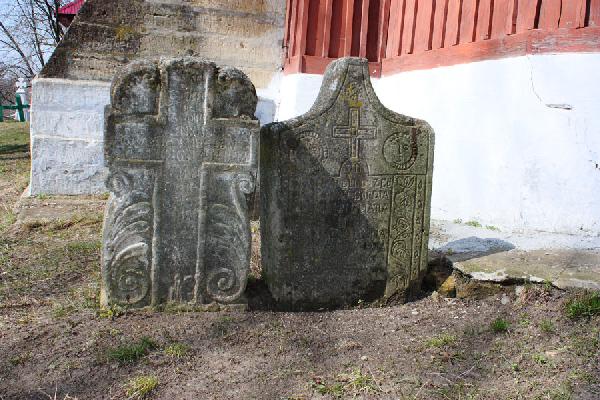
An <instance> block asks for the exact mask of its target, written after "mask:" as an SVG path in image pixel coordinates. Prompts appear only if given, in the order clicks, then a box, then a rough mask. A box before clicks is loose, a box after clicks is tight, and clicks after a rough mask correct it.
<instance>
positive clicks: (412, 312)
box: [410, 310, 419, 315]
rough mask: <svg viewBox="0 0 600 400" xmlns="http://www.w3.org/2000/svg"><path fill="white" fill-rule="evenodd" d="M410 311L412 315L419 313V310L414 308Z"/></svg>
mask: <svg viewBox="0 0 600 400" xmlns="http://www.w3.org/2000/svg"><path fill="white" fill-rule="evenodd" d="M410 313H411V314H412V315H419V312H418V311H417V310H412V311H411V312H410Z"/></svg>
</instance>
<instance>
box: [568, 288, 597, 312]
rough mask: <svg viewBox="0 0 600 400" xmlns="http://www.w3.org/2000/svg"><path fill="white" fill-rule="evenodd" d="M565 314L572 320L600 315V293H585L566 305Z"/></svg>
mask: <svg viewBox="0 0 600 400" xmlns="http://www.w3.org/2000/svg"><path fill="white" fill-rule="evenodd" d="M565 312H566V314H567V316H568V317H569V318H571V319H579V318H584V317H585V318H591V317H593V316H594V315H597V314H600V293H598V292H585V293H583V294H581V295H578V296H576V297H574V298H572V299H570V300H569V301H567V303H566V304H565Z"/></svg>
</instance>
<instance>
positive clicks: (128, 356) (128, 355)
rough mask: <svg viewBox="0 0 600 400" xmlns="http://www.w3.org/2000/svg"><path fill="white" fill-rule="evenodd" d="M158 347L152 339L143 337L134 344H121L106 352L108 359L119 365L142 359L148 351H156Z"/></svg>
mask: <svg viewBox="0 0 600 400" xmlns="http://www.w3.org/2000/svg"><path fill="white" fill-rule="evenodd" d="M157 347H158V345H157V344H156V342H155V341H154V340H152V339H150V338H149V337H147V336H144V337H143V338H141V339H140V340H138V341H137V342H134V343H128V344H123V345H121V346H118V347H116V348H114V349H110V350H109V351H108V358H109V360H112V361H117V362H118V363H119V364H128V363H133V362H135V361H137V360H139V359H140V358H142V357H144V356H145V355H147V354H148V353H150V351H152V350H154V349H156V348H157Z"/></svg>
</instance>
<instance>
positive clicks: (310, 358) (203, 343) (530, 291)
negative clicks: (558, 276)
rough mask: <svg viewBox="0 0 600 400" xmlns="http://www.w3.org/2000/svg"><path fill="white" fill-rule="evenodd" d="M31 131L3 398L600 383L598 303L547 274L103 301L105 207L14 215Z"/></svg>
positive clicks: (4, 252) (507, 395)
mask: <svg viewBox="0 0 600 400" xmlns="http://www.w3.org/2000/svg"><path fill="white" fill-rule="evenodd" d="M26 142H27V130H26V126H20V125H17V124H0V399H49V398H50V399H67V398H71V399H72V398H78V399H124V398H136V397H143V396H146V397H147V398H152V399H332V398H342V399H347V398H358V399H555V400H558V399H563V400H564V399H590V400H591V399H600V385H599V381H600V358H599V356H600V352H599V349H600V347H599V338H600V337H599V335H600V317H599V316H598V315H595V316H591V317H589V318H580V319H571V318H569V317H568V316H567V315H566V313H565V304H566V303H567V302H568V301H569V299H571V298H573V296H575V295H576V294H575V293H573V292H566V291H559V290H557V289H555V288H552V287H551V286H549V285H546V286H544V285H540V286H538V285H525V286H523V287H521V288H520V289H519V290H517V291H515V289H514V288H510V287H509V288H504V289H505V290H504V292H505V293H507V295H501V294H498V295H493V296H490V297H487V298H484V299H481V300H475V299H460V300H459V299H444V298H441V297H440V296H437V294H433V295H430V296H424V297H423V298H422V299H420V300H417V301H415V302H412V303H409V304H404V305H398V306H392V307H382V308H375V307H371V308H367V307H364V308H363V307H357V308H355V309H351V310H341V311H333V312H320V313H283V312H281V313H276V312H269V311H249V312H187V313H182V312H177V313H175V312H162V313H158V312H149V311H143V312H140V311H138V312H132V311H126V310H121V309H116V308H115V309H110V310H102V309H100V308H99V306H98V293H99V270H100V247H101V243H100V230H101V219H102V217H101V213H100V211H99V210H95V209H93V208H92V209H90V210H87V211H86V212H84V213H79V214H77V213H76V214H73V215H71V216H70V217H69V218H68V219H65V220H56V219H54V220H49V221H46V222H44V221H41V222H39V221H38V222H35V221H29V222H26V223H22V224H17V223H16V217H15V214H14V211H13V206H14V204H15V203H16V201H17V200H18V198H19V196H20V194H21V193H22V191H23V189H24V188H25V186H26V184H27V177H28V168H29V161H28V153H27V150H28V148H27V146H26ZM254 261H255V262H256V261H257V260H256V259H255V260H254ZM255 273H258V272H257V271H255ZM254 284H255V285H257V283H254ZM502 299H503V300H502ZM494 321H495V323H494ZM140 377H142V378H144V379H137V378H140ZM144 393H145V394H144Z"/></svg>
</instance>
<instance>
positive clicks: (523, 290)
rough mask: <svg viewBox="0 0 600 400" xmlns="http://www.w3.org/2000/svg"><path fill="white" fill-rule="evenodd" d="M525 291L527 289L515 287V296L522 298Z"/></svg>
mask: <svg viewBox="0 0 600 400" xmlns="http://www.w3.org/2000/svg"><path fill="white" fill-rule="evenodd" d="M525 290H526V289H525V286H516V287H515V295H516V296H517V297H520V296H521V295H522V294H524V293H525Z"/></svg>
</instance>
